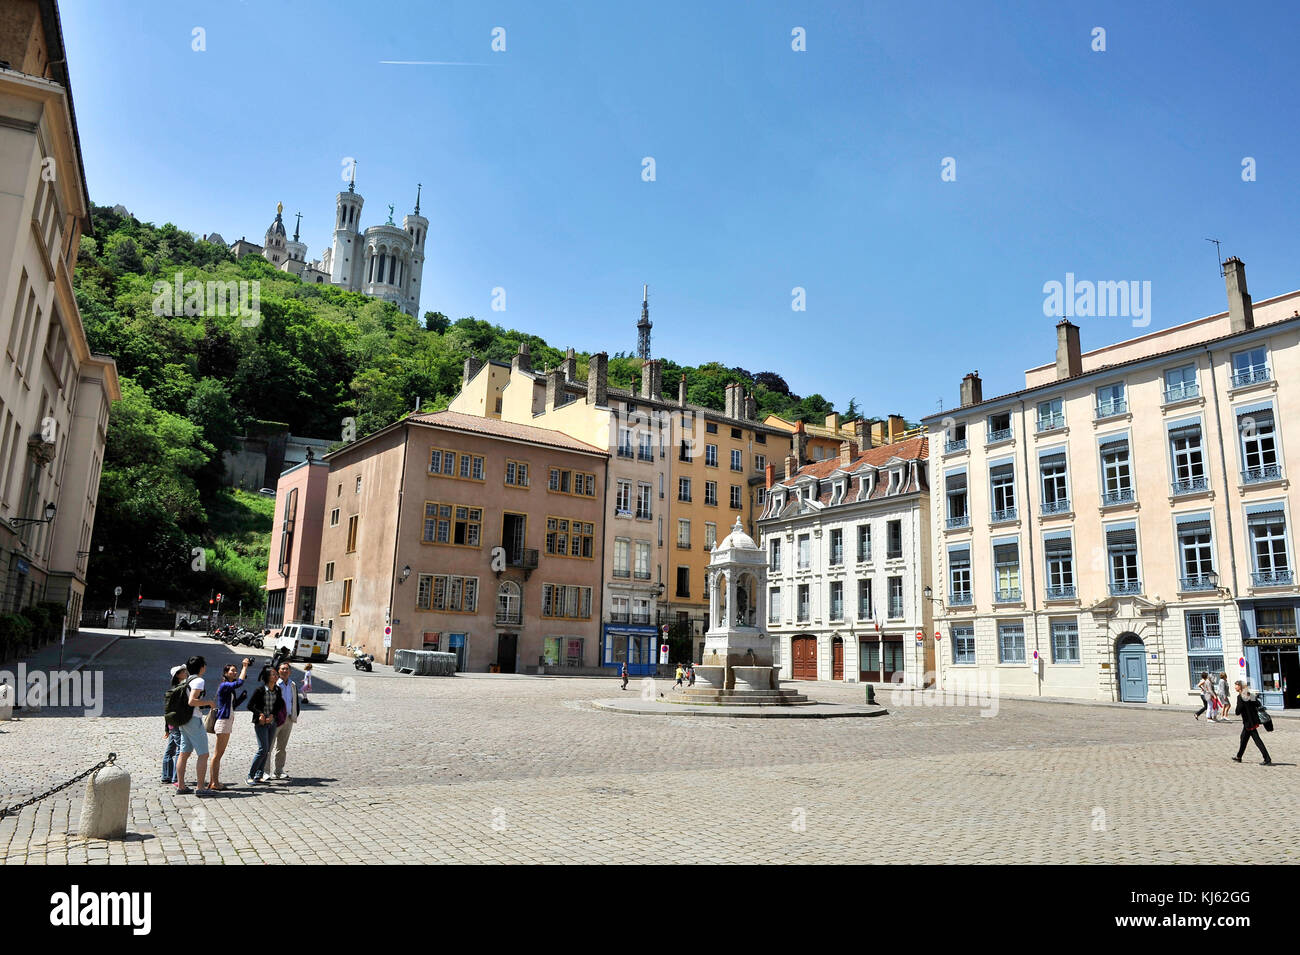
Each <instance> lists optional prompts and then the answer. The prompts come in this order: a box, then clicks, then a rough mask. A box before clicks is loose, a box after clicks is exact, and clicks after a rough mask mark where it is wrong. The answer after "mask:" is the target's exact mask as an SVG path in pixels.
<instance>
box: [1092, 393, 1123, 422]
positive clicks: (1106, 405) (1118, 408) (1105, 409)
mask: <svg viewBox="0 0 1300 955" xmlns="http://www.w3.org/2000/svg"><path fill="white" fill-rule="evenodd" d="M1127 413H1128V399H1127V398H1116V399H1114V400H1111V401H1099V402H1097V417H1098V418H1113V417H1114V416H1115V415H1121V414H1127Z"/></svg>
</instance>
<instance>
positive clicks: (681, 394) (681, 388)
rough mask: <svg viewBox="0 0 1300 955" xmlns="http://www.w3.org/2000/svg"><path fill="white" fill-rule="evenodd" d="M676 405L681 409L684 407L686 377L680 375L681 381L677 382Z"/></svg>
mask: <svg viewBox="0 0 1300 955" xmlns="http://www.w3.org/2000/svg"><path fill="white" fill-rule="evenodd" d="M677 403H678V404H679V405H681V406H682V407H683V408H685V407H686V375H685V374H684V373H683V374H682V380H681V381H679V382H677Z"/></svg>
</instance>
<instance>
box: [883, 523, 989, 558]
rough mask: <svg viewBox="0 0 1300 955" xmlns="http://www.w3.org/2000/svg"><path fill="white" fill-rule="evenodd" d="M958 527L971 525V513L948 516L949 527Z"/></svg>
mask: <svg viewBox="0 0 1300 955" xmlns="http://www.w3.org/2000/svg"><path fill="white" fill-rule="evenodd" d="M958 527H970V515H969V514H963V515H961V517H950V518H948V529H949V530H954V529H956V528H958ZM861 559H862V558H861V557H859V558H858V560H861Z"/></svg>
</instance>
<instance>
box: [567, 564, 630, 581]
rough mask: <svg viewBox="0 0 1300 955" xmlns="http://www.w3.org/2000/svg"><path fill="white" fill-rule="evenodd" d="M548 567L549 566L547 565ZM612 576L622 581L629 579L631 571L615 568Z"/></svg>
mask: <svg viewBox="0 0 1300 955" xmlns="http://www.w3.org/2000/svg"><path fill="white" fill-rule="evenodd" d="M548 566H549V565H548ZM614 576H615V577H622V578H624V579H627V578H629V577H631V576H632V571H630V570H626V569H620V568H618V567H615V568H614Z"/></svg>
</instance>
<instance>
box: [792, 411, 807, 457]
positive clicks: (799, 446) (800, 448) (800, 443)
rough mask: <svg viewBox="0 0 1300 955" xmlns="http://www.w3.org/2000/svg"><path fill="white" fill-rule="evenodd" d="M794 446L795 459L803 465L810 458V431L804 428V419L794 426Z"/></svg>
mask: <svg viewBox="0 0 1300 955" xmlns="http://www.w3.org/2000/svg"><path fill="white" fill-rule="evenodd" d="M793 447H794V456H795V460H797V461H798V462H799V464H800V465H802V464H803V463H804V462H805V461H807V460H808V432H807V431H805V430H804V427H803V422H802V421H800V422H799V423H798V424H796V425H795V426H794V441H793Z"/></svg>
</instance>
